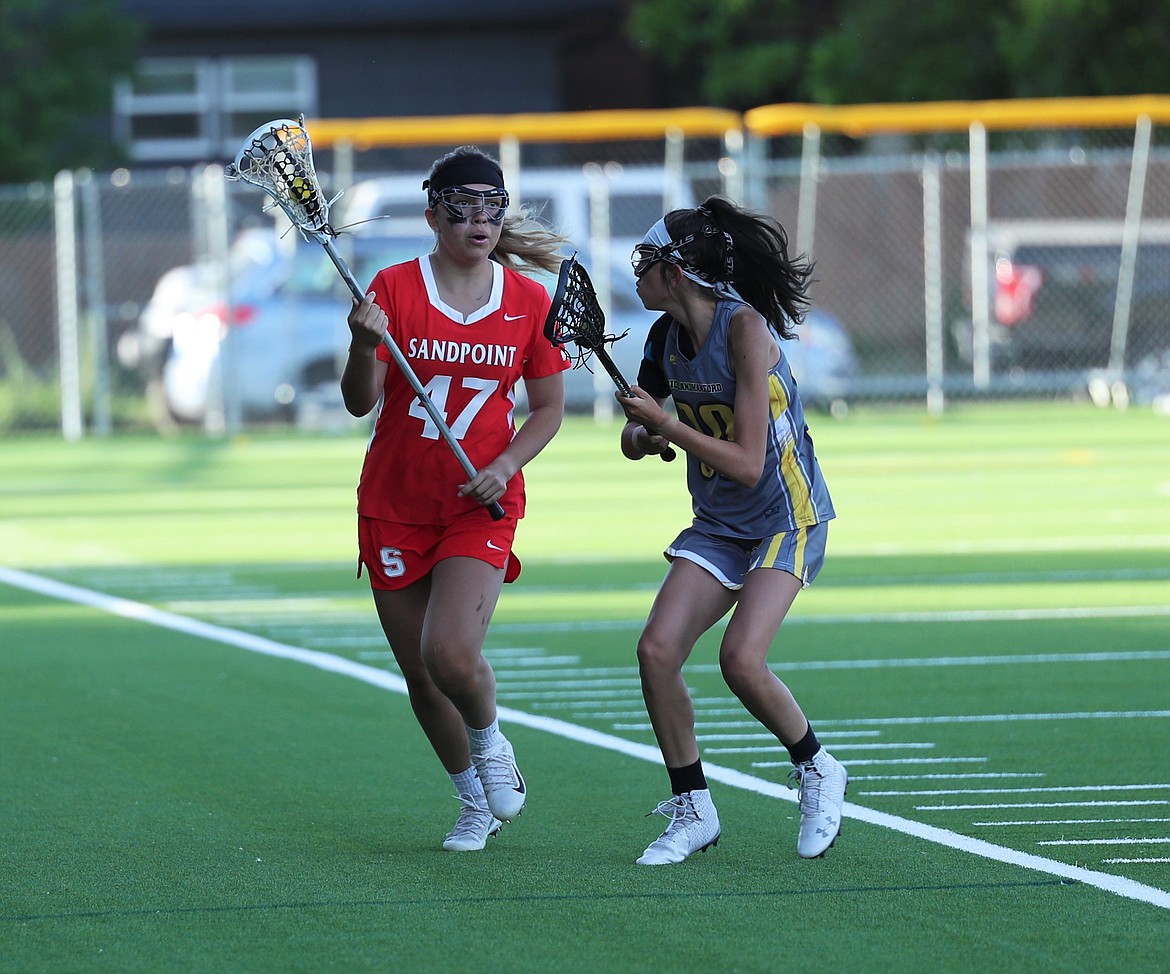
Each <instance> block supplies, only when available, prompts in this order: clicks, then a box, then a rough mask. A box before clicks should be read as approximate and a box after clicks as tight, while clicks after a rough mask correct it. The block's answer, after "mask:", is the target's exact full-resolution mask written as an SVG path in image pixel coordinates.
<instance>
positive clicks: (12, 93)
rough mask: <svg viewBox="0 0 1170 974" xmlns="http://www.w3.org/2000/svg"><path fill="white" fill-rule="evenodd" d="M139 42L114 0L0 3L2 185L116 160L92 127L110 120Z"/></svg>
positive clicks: (107, 141) (135, 29)
mask: <svg viewBox="0 0 1170 974" xmlns="http://www.w3.org/2000/svg"><path fill="white" fill-rule="evenodd" d="M140 36H141V35H140V32H139V29H138V27H137V25H136V23H135V22H133V21H130V20H128V19H127V18H126V17H125V16H123V15H122V14H121V13H120V12H119V9H118V5H117V2H116V0H3V2H2V3H0V145H2V146H3V147H4V151H3V152H0V182H21V181H24V180H29V179H49V178H50V177H52V175H53V174H54V173H55V172H56V171H57V170H59V169H62V168H67V167H73V166H81V165H85V166H96V165H101V164H104V163H106V162H109V161H110V160H112V159H114V158H115V155H116V149H115V147H114V146H113V144H112V143H111V142H110V139H109V138H108V136H106V135H105V134H104V133H102V132H101V131H100V129H99V128H97V127H96V126H95V125H94V124H93V120H94V119H95V117H100V116H101V115H103V114H105V113H108V111H109V107H110V97H111V92H112V90H113V81H114V79H115V78H116V77H117V76H118V75H120V74H124V73H128V72H129V71H130V69H131V67H132V65H133V62H134V54H135V51H136V48H137V45H138V40H139V37H140Z"/></svg>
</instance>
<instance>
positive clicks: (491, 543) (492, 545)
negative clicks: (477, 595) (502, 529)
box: [487, 316, 523, 551]
mask: <svg viewBox="0 0 1170 974" xmlns="http://www.w3.org/2000/svg"><path fill="white" fill-rule="evenodd" d="M521 317H523V316H521ZM487 546H488V547H489V548H491V549H492V551H503V550H504V549H503V548H501V547H500V546H499V545H498V544H496V543H495V542H494V541H489V542H488V543H487Z"/></svg>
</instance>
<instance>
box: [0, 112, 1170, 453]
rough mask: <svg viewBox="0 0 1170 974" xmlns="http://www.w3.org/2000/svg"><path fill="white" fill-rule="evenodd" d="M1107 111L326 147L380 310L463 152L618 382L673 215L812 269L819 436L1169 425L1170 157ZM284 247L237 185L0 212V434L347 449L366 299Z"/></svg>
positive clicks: (691, 119) (359, 261)
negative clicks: (1014, 420) (847, 430)
mask: <svg viewBox="0 0 1170 974" xmlns="http://www.w3.org/2000/svg"><path fill="white" fill-rule="evenodd" d="M1106 101H1110V100H1106ZM1091 102H1092V100H1084V101H1082V102H1079V103H1078V104H1079V105H1080V106H1081V112H1082V114H1083V115H1084V117H1085V119H1086V121H1085V123H1084V124H1083V125H1078V124H1077V123H1076V121H1075V117H1074V118H1072V119H1070V120H1069V121H1067V122H1061V123H1060V124H1055V123H1054V121H1053V119H1052V118H1046V119H1045V120H1044V121H1043V122H1042V123H1041V124H1024V123H1015V122H1011V121H1008V122H1000V123H998V124H994V123H993V124H990V125H988V126H986V127H985V126H984V125H983V124H982V123H981V122H980V121H978V120H976V121H973V122H968V123H967V124H966V125H965V126H963V125H959V124H957V123H955V122H954V121H953V120H952V121H950V122H938V121H932V122H931V123H929V124H927V123H923V122H921V121H919V122H914V121H913V120H912V119H911V121H910V122H909V123H908V124H906V125H904V126H903V127H902V128H901V129H899V127H898V125H897V124H894V123H893V122H890V121H889V120H888V119H886V118H885V117H884V116H883V117H882V118H881V119H879V120H877V121H874V122H873V123H872V124H870V125H868V127H867V126H861V127H860V128H859V127H858V125H857V124H856V122H855V121H852V122H849V124H845V123H841V124H837V123H836V121H835V119H834V117H833V116H832V113H831V112H828V113H827V114H826V112H827V110H826V112H822V113H821V114H822V115H824V116H825V117H819V116H818V117H816V118H815V120H813V121H810V119H809V117H808V116H807V114H805V115H797V116H792V117H791V118H790V117H788V116H785V118H784V120H783V121H782V122H776V121H775V119H771V120H769V119H768V118H767V117H764V118H763V119H762V120H761V119H758V118H754V117H753V113H751V112H749V113H747V114H746V115H745V116H743V117H742V118H740V117H739V116H732V115H731V113H710V114H709V115H703V114H699V115H683V116H679V115H669V114H668V115H666V116H663V114H662V113H657V114H656V113H624V114H623V113H609V114H608V115H607V117H606V119H604V120H603V121H604V123H605V124H601V123H600V122H598V120H597V119H595V118H593V117H592V113H580V114H578V115H576V116H564V117H562V116H555V117H543V118H542V117H536V116H533V117H528V118H524V119H520V120H516V119H513V120H511V121H509V120H502V121H501V120H498V119H493V120H479V121H478V122H476V123H475V124H472V122H471V120H467V119H464V120H429V121H428V125H429V127H424V128H422V129H421V130H420V128H419V126H420V120H384V124H382V125H381V126H375V127H373V128H371V127H370V126H369V125H365V126H362V125H359V124H357V123H347V122H346V121H344V120H332V121H328V122H320V123H313V122H310V123H309V130H310V132H311V133H312V134H313V136H314V142H315V154H316V156H317V165H318V172H319V174H320V176H321V179H322V184H323V187H324V189H325V190H326V192H327V193H328V194H329V196H330V197H333V196H335V195H336V194H337V193H339V192H341V193H342V195H341V196H340V198H338V199H337V201H336V202H335V203H334V204H333V210H332V214H331V215H332V222H333V224H334V225H335V226H349V225H352V226H350V229H349V230H348V231H347V232H346V233H345V234H343V236H342V238H341V248H342V252H343V253H344V254H345V256H346V257H347V259H348V260H350V261H351V262H352V265H353V266H354V270H355V274H356V275H357V277H358V279H359V280H363V281H364V280H368V279H369V277H370V276H372V273H373V270H374V269H376V267H377V266H379V265H380V264H381V263H383V262H390V261H392V260H402V259H407V258H408V257H410V256H414V255H417V254H418V253H422V252H425V250H427V249H429V246H430V234H429V231H428V229H427V227H426V224H425V221H424V220H423V218H422V208H423V205H424V198H423V194H422V191H421V181H422V178H423V176H424V174H425V172H426V171H427V169H428V168H429V166H430V164H431V162H432V161H433V160H434V159H435V158H436V157H438V156H439V155H441V154H442V153H443V152H445V151H447V150H449V149H450V148H451V147H452V146H453V145H456V144H460V143H464V142H474V143H477V144H479V145H481V146H482V147H484V148H485V149H488V150H490V151H493V152H494V153H495V154H497V155H498V156H499V157H500V159H501V162H502V164H503V166H504V169H505V173H506V177H507V182H508V186H509V190H510V191H511V192H512V195H513V198H514V200H516V201H518V202H519V203H520V205H524V206H529V207H532V208H534V209H535V210H537V211H538V212H539V213H540V215H541V216H542V218H543V219H545V220H546V221H548V222H549V223H550V224H552V225H554V226H556V227H558V228H559V229H561V230H562V231H564V232H566V233H567V234H568V236H569V237H570V247H569V249H570V250H576V251H578V252H579V254H580V257H581V259H582V261H583V262H585V263H586V265H587V266H588V267H589V269H590V272H591V274H592V276H593V278H594V281H595V283H596V284H597V287H598V291H599V294H600V296H601V298H602V303H603V306H604V307H605V308H606V310H607V318H608V321H609V324H610V326H611V329H612V330H613V331H614V333H615V334H618V335H621V334H623V333H625V334H626V337H625V338H622V339H621V340H619V341H618V342H617V343H616V344H615V346H614V351H615V358H616V359H617V360H618V364H619V366H620V367H621V368H622V369H623V371H626V372H627V374H629V373H636V368H637V360H638V358H639V357H640V353H641V340H642V337H643V336H644V334H645V331H646V329H647V327H648V326H649V323H650V321H652V320H653V318H654V315H653V314H651V313H648V312H645V311H644V310H643V309H642V308H641V306H640V304H639V303H638V301H637V298H636V295H635V294H634V290H633V277H632V274H631V272H630V269H629V263H628V257H629V253H630V250H631V248H632V245H633V244H634V243H636V242H637V241H638V240H639V239H640V238H641V236H642V234H643V233H644V232H645V230H646V229H647V228H648V227H649V226H650V225H651V224H652V223H653V222H654V221H655V220H657V219H658V218H659V217H660V216H661V215H662V214H663V213H664V212H666V211H667V210H669V209H671V208H673V207H676V206H694V205H697V204H698V203H699V202H701V201H702V200H703V199H704V198H705V197H706V196H708V195H710V194H712V193H722V194H724V195H727V196H730V197H731V198H733V199H735V200H737V201H739V202H743V203H745V204H746V205H748V206H750V207H752V208H754V209H757V210H761V211H765V212H768V213H770V214H771V215H773V216H775V217H776V218H777V219H779V220H780V222H781V223H782V224H783V225H784V226H785V227H786V228H787V230H788V233H789V239H790V243H791V247H792V250H793V251H794V252H797V253H805V254H808V255H809V256H811V258H812V259H813V260H814V261H815V266H816V272H815V283H814V285H813V288H812V297H813V304H814V312H813V313H812V314H811V315H810V317H809V319H808V321H807V322H806V323H805V325H804V326H803V327H802V336H801V341H800V342H798V343H796V344H795V345H792V346H790V347H789V348H787V349H786V351H787V353H788V355H789V357H790V358H791V360H792V361H793V365H794V370H795V371H796V373H797V377H798V381H800V383H801V386H802V389H803V390H804V392H805V395H806V397H807V398H808V399H809V400H810V402H811V403H812V405H813V406H814V408H824V409H828V410H832V411H834V412H840V411H841V410H844V409H847V408H848V406H849V405H850V404H852V403H858V402H871V401H877V402H885V401H918V402H921V403H922V404H923V407H924V408H926V409H929V410H931V411H935V412H937V411H939V410H941V409H944V408H945V406H946V404H947V403H948V402H951V401H954V400H956V399H965V398H974V397H979V398H987V397H1005V396H1014V397H1018V396H1048V397H1050V396H1091V397H1092V398H1093V399H1094V400H1095V401H1097V402H1098V403H1100V404H1109V403H1112V404H1114V405H1118V406H1123V405H1129V404H1131V403H1133V402H1135V401H1136V402H1142V403H1145V402H1158V403H1165V402H1166V400H1167V396H1168V395H1170V323H1168V322H1170V150H1167V149H1165V148H1163V147H1161V146H1160V145H1159V141H1160V138H1159V137H1160V136H1162V137H1163V138H1164V136H1163V130H1162V129H1161V128H1160V127H1159V125H1158V124H1155V122H1163V121H1165V120H1166V119H1163V118H1162V117H1161V115H1160V113H1159V112H1155V113H1153V121H1151V115H1150V114H1146V113H1142V112H1137V111H1135V112H1132V113H1131V114H1132V115H1133V119H1132V122H1130V123H1124V122H1123V121H1121V120H1120V119H1114V117H1113V116H1109V117H1108V118H1107V119H1106V120H1105V121H1102V118H1101V117H1100V113H1097V114H1093V113H1092V112H1088V111H1087V110H1086V108H1085V106H1087V105H1088V106H1090V107H1092V105H1091ZM989 104H995V103H989ZM919 107H920V108H921V106H919ZM888 108H889V107H888V106H886V109H887V110H888ZM1126 110H1127V108H1126V106H1125V105H1122V106H1120V107H1119V108H1118V109H1117V112H1118V113H1120V114H1121V115H1124V114H1125V111H1126ZM757 111H758V112H759V111H763V110H757ZM1034 111H1039V109H1034ZM1160 111H1161V112H1164V113H1167V114H1168V117H1170V110H1167V109H1166V108H1165V106H1162V107H1161V109H1160ZM850 117H851V118H852V116H850ZM1039 117H1041V118H1044V116H1039ZM583 120H584V121H583ZM407 122H409V126H408V125H407ZM618 122H620V124H618ZM517 133H519V134H517ZM282 221H283V217H282V216H279V217H278V216H274V215H273V214H271V213H265V212H264V200H263V199H262V197H261V195H260V194H259V193H258V192H257V191H255V190H252V189H250V188H248V187H246V186H243V185H240V184H231V183H227V182H226V181H225V180H224V179H223V171H222V169H221V168H220V167H218V166H197V167H192V168H188V169H171V170H165V171H160V170H145V169H144V170H133V171H131V170H118V171H115V172H112V173H88V172H80V173H63V174H60V175H59V177H58V178H57V180H56V181H55V182H54V184H53V185H45V184H33V185H29V186H10V187H0V293H2V294H3V297H4V300H3V302H2V305H0V430H2V431H4V432H13V431H31V430H45V429H52V430H59V431H60V432H61V433H62V435H64V436H66V437H70V438H73V437H78V436H82V435H86V434H88V433H93V434H97V435H101V434H104V433H107V432H109V431H110V430H113V429H127V428H155V429H158V430H160V431H164V432H169V431H173V430H176V429H180V428H182V427H184V426H192V427H195V428H202V429H205V430H207V431H209V432H213V433H219V432H223V431H228V432H230V431H233V430H236V429H240V428H243V427H247V426H250V425H252V424H259V423H271V422H295V423H299V424H301V425H303V426H307V427H320V426H323V425H328V424H331V423H343V422H348V419H347V417H345V416H344V413H343V411H342V410H341V408H340V403H339V400H338V396H337V391H336V385H337V383H336V377H337V370H338V367H339V364H340V358H341V356H342V355H343V354H344V349H345V346H346V334H345V327H344V318H345V312H346V309H347V307H348V292H347V291H346V289H345V286H344V284H343V283H342V282H341V280H340V277H339V276H338V275H336V271H335V270H334V269H332V267H331V265H330V264H329V262H328V260H327V258H326V256H325V255H324V253H323V251H322V249H321V248H320V247H319V246H318V245H315V244H305V243H303V242H300V241H298V240H297V238H296V237H295V234H293V233H291V232H290V231H289V229H288V227H287V224H283V223H282ZM568 401H569V404H570V408H572V409H574V410H579V411H580V410H592V411H593V412H594V413H595V414H596V415H597V416H598V417H599V418H605V417H607V416H611V415H612V400H611V390H610V386H609V380H608V378H606V377H604V376H599V377H595V376H592V375H590V374H589V373H587V372H579V373H574V374H573V376H571V377H570V380H569V395H568Z"/></svg>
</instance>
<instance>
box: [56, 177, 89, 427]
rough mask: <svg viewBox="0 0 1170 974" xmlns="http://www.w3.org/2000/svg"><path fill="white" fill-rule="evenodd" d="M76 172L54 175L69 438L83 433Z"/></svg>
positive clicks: (64, 419)
mask: <svg viewBox="0 0 1170 974" xmlns="http://www.w3.org/2000/svg"><path fill="white" fill-rule="evenodd" d="M73 183H74V180H73V173H71V172H69V171H68V170H62V171H61V172H59V173H57V175H56V177H55V178H54V179H53V229H54V237H55V247H54V249H55V253H56V271H57V356H58V359H57V361H58V377H59V379H58V381H59V382H60V384H61V435H62V436H63V437H64V438H65V439H66V440H70V441H75V440H80V439H81V438H82V436H83V435H84V432H85V429H84V423H83V419H82V411H81V349H80V341H79V337H78V326H77V323H78V318H79V317H80V315H79V309H78V286H77V215H76V213H75V212H74V195H73Z"/></svg>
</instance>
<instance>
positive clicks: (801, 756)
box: [784, 724, 821, 764]
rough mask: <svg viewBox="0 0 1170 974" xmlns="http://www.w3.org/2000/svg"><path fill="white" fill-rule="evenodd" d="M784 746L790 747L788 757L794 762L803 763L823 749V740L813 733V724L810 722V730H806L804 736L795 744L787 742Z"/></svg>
mask: <svg viewBox="0 0 1170 974" xmlns="http://www.w3.org/2000/svg"><path fill="white" fill-rule="evenodd" d="M784 746H785V747H786V748H788V757H789V758H790V759H791V761H792V763H793V764H802V763H803V762H805V761H808V760H809V759H810V758H811V757H812V756H813V755H814V754H816V753H817V751H819V750H820V749H821V742H820V741H818V740H817V735H816V734H814V733H813V729H812V724H809V725H808V730H807V731H805V732H804V737H802V738H801V739H800V740H799V741H797V742H796V743H795V744H785V745H784Z"/></svg>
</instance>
